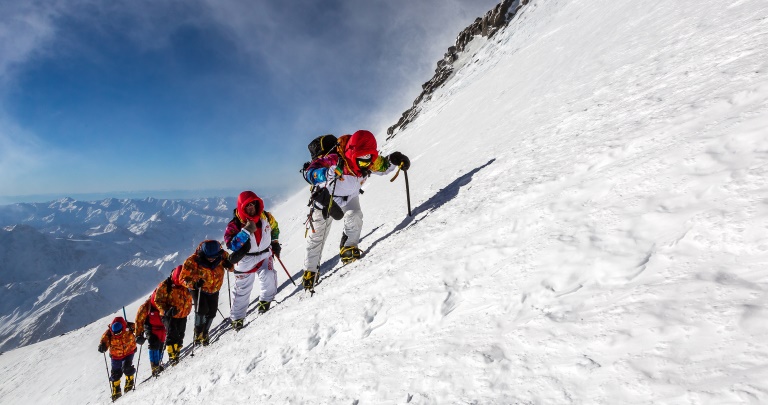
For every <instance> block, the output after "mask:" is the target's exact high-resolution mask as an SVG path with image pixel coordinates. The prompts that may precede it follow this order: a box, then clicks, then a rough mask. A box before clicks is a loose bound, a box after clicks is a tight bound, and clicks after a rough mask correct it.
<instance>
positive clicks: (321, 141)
mask: <svg viewBox="0 0 768 405" xmlns="http://www.w3.org/2000/svg"><path fill="white" fill-rule="evenodd" d="M337 140H338V139H337V138H336V137H335V136H333V135H331V134H328V135H320V136H318V137H317V138H315V139H313V140H312V142H310V143H309V145H307V149H309V155H310V157H311V158H312V159H311V160H310V161H309V162H304V166H303V167H302V169H301V170H300V171H299V172H300V173H301V177H304V172H306V171H307V167H309V164H310V163H312V162H314V161H315V159H317V158H321V157H324V156H325V155H327V154H329V153H331V152H334V151H335V150H336V145H337ZM304 181H306V182H307V183H309V180H307V179H306V177H304Z"/></svg>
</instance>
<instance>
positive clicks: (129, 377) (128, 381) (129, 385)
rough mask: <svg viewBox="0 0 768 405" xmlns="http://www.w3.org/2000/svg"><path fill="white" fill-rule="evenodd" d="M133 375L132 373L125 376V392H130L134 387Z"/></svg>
mask: <svg viewBox="0 0 768 405" xmlns="http://www.w3.org/2000/svg"><path fill="white" fill-rule="evenodd" d="M133 377H134V376H132V375H127V376H125V389H124V390H123V391H124V392H128V391H130V390H132V389H133Z"/></svg>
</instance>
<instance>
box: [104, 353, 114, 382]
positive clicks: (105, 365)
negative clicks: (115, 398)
mask: <svg viewBox="0 0 768 405" xmlns="http://www.w3.org/2000/svg"><path fill="white" fill-rule="evenodd" d="M102 354H103V355H104V368H105V369H107V382H108V383H109V392H112V381H111V380H110V379H109V366H108V365H107V354H106V353H102Z"/></svg>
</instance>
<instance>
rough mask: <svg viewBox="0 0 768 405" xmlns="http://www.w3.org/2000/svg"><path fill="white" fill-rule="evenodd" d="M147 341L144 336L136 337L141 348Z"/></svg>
mask: <svg viewBox="0 0 768 405" xmlns="http://www.w3.org/2000/svg"><path fill="white" fill-rule="evenodd" d="M146 341H147V338H145V337H144V335H139V336H136V344H137V345H139V346H141V345H143V344H144V342H146Z"/></svg>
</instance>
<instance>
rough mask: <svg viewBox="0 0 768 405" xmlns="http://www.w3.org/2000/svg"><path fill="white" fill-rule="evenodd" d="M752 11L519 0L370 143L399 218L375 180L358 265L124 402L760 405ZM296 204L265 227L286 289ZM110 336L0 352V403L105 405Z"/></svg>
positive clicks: (763, 164)
mask: <svg viewBox="0 0 768 405" xmlns="http://www.w3.org/2000/svg"><path fill="white" fill-rule="evenodd" d="M766 16H768V3H767V2H765V1H764V0H744V1H735V2H730V3H723V2H719V1H714V0H704V1H701V0H698V1H692V0H679V1H646V2H637V1H630V0H596V1H566V0H549V1H543V0H533V1H532V2H531V3H529V5H528V6H526V7H525V8H524V9H523V10H522V11H521V13H520V14H519V15H518V17H516V19H515V20H514V21H513V22H511V23H510V25H509V26H508V27H507V28H506V29H504V30H503V31H500V32H499V33H498V34H497V35H495V36H494V37H493V38H492V39H491V40H489V41H477V40H475V41H473V42H476V43H474V44H473V46H472V49H471V52H470V54H468V55H467V59H466V60H465V61H464V62H465V63H464V66H463V67H462V68H461V69H459V70H457V72H456V73H455V76H454V77H453V78H452V79H450V80H449V81H448V82H447V83H446V85H445V86H444V87H443V88H442V89H441V90H440V91H438V92H437V93H436V94H435V95H434V97H433V98H432V100H430V101H429V102H428V103H426V104H425V105H424V109H423V110H422V113H421V115H420V116H419V117H418V118H417V119H416V120H415V121H414V122H413V123H412V124H411V125H410V126H409V127H408V128H407V129H406V130H404V131H402V132H400V133H399V134H398V135H397V136H396V137H395V138H394V139H393V140H392V142H390V143H389V144H387V145H385V146H384V149H385V152H391V151H394V150H400V151H402V152H404V153H406V154H407V155H409V156H410V157H411V159H412V163H413V164H412V169H411V171H410V172H409V175H410V186H411V200H412V202H413V214H414V216H413V217H412V218H407V217H406V215H405V212H406V207H405V195H404V185H403V178H402V176H401V178H398V179H397V180H396V181H395V182H394V183H389V182H388V181H387V179H386V178H373V179H372V180H371V181H370V182H369V183H368V184H367V188H366V193H365V195H364V196H363V197H362V204H363V209H364V211H365V215H366V219H365V220H366V225H365V228H364V230H363V235H365V238H364V239H363V241H362V243H361V247H362V248H363V249H364V250H365V251H366V252H367V254H366V256H365V258H364V259H363V260H362V261H360V262H356V263H353V264H351V265H348V266H346V267H343V268H339V267H338V256H334V254H335V253H337V251H336V249H337V243H336V242H337V241H338V240H339V236H340V231H341V230H340V226H339V224H335V227H334V233H332V234H331V235H330V237H329V240H328V243H327V249H326V250H325V263H324V265H323V268H322V270H323V271H324V274H323V277H322V283H321V284H320V285H319V286H318V287H317V290H318V292H317V294H316V295H315V296H314V297H312V298H308V297H306V296H305V294H304V293H303V292H297V290H296V289H295V288H294V287H293V286H292V285H290V284H286V283H282V285H281V291H280V293H279V294H278V296H277V304H276V306H275V307H274V309H272V310H271V311H270V312H268V313H267V314H266V315H263V316H260V317H256V314H255V312H254V313H252V314H251V315H249V317H248V318H247V323H248V326H247V327H246V328H245V329H243V330H242V331H240V332H239V333H235V332H232V331H227V332H225V333H224V334H222V335H221V336H220V337H218V338H217V339H216V341H215V342H214V343H213V344H212V345H211V346H209V347H206V348H203V349H201V350H199V351H198V352H197V354H196V356H195V357H186V358H184V359H183V360H182V362H181V363H180V364H179V365H178V366H176V367H175V368H172V369H169V370H168V371H167V372H166V373H165V374H164V375H162V376H161V377H160V378H159V379H157V380H150V381H147V382H145V383H141V384H140V385H138V390H137V391H135V392H133V393H129V394H128V395H127V396H125V397H124V398H122V399H120V401H130V402H131V403H157V404H169V403H178V404H184V403H190V402H192V403H246V402H249V403H250V402H262V403H294V404H295V403H313V404H318V403H325V404H337V403H346V404H380V403H411V404H447V403H482V404H491V403H498V404H510V403H538V404H561V403H577V404H618V403H621V404H631V403H638V404H639V403H684V404H691V403H692V404H732V403H768V367H766V363H767V362H768V322H766V318H767V317H768V307H767V306H766V305H767V304H766V303H768V297H766V291H767V290H768V273H767V272H766V271H765V266H766V262H768V231H767V230H766V228H767V227H768V205H767V204H766V199H765V192H766V180H765V179H766V174H767V173H766V171H767V170H768V153H767V152H768V136H766V135H768V134H767V133H766V128H768V74H766V72H768V66H766V65H767V64H768V58H765V50H766V49H768V18H766ZM355 129H356V128H355ZM350 130H354V129H350ZM381 138H383V136H382V137H381ZM306 198H307V196H306V194H302V195H298V196H296V197H295V198H293V199H291V200H289V201H288V202H287V203H285V204H283V205H280V206H279V207H274V208H272V210H273V211H274V213H275V215H276V217H277V219H278V220H279V221H280V225H281V229H282V236H281V240H282V242H283V244H284V250H283V261H284V262H285V264H286V265H287V266H288V268H289V269H290V270H291V272H292V273H293V274H294V277H297V276H298V273H299V271H300V266H301V263H302V260H303V247H304V240H303V239H302V237H303V225H302V223H303V220H304V217H305V215H306V213H305V203H306ZM269 208H270V207H268V209H269ZM279 274H280V276H281V281H282V280H283V279H284V278H285V275H284V273H282V270H281V271H280V273H279ZM253 298H254V299H255V298H256V297H255V294H254V297H253ZM220 304H221V306H220V308H221V310H222V311H223V312H224V313H225V314H227V313H228V302H227V299H226V297H223V299H222V300H221V303H220ZM136 305H137V303H136V304H134V305H133V307H132V308H131V310H132V311H135V307H136ZM132 316H133V315H131V317H132ZM109 318H110V317H106V318H104V319H102V320H101V321H100V322H97V323H95V324H93V325H89V326H87V327H85V328H83V329H80V330H77V331H75V332H72V333H70V334H68V335H66V336H63V337H57V338H54V339H51V340H48V341H45V342H41V343H38V344H35V345H32V346H28V347H25V348H21V349H17V350H14V351H11V352H9V353H5V354H3V355H2V356H0V374H2V375H3V377H4V378H3V379H2V381H0V402H3V403H50V402H58V403H81V404H84V403H108V401H109V399H108V384H107V381H106V375H105V374H106V371H105V369H104V361H103V359H102V356H101V355H100V354H99V353H97V352H96V345H97V341H98V338H99V335H100V333H101V331H102V330H103V329H104V328H105V327H106V324H107V322H108V320H109ZM190 319H191V318H190ZM219 321H220V319H219V320H217V321H216V324H218V323H219ZM190 327H191V326H190ZM187 341H189V338H187ZM146 359H147V355H146V353H145V354H144V355H143V358H142V362H141V369H140V372H139V380H144V378H146V377H147V376H149V370H148V362H147V361H146Z"/></svg>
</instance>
